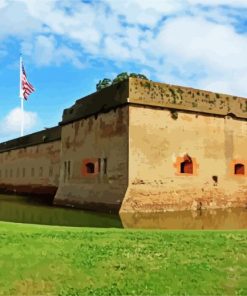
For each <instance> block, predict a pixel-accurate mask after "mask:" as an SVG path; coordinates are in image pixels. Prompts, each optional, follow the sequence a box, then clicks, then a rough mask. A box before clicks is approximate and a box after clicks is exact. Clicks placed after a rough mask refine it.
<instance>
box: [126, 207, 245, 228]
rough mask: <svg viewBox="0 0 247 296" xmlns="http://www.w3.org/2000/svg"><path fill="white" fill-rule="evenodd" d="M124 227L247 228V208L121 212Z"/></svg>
mask: <svg viewBox="0 0 247 296" xmlns="http://www.w3.org/2000/svg"><path fill="white" fill-rule="evenodd" d="M120 217H121V220H122V224H123V227H124V228H143V229H244V228H245V229H247V209H243V208H242V209H240V208H232V209H226V210H220V209H217V210H202V211H181V212H165V213H121V214H120Z"/></svg>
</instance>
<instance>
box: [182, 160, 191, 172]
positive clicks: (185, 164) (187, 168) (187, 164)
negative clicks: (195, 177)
mask: <svg viewBox="0 0 247 296" xmlns="http://www.w3.org/2000/svg"><path fill="white" fill-rule="evenodd" d="M180 173H182V174H193V163H192V161H190V160H185V161H183V162H182V163H181V165H180Z"/></svg>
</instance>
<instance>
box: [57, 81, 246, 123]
mask: <svg viewBox="0 0 247 296" xmlns="http://www.w3.org/2000/svg"><path fill="white" fill-rule="evenodd" d="M124 104H139V105H143V106H154V107H160V108H166V109H176V110H184V111H191V112H195V113H207V114H213V115H220V116H226V115H231V116H233V117H238V118H244V119H246V118H247V99H245V98H241V97H237V96H231V95H227V94H220V93H214V92H209V91H206V90H199V89H194V88H189V87H184V86H177V85H171V84H166V83H158V82H153V81H148V80H143V79H138V78H133V77H130V78H129V79H126V80H124V81H122V82H119V83H117V84H114V85H111V86H109V87H106V88H104V89H102V90H101V91H98V92H95V93H93V94H90V95H88V96H86V97H84V98H82V99H79V100H77V101H76V102H75V104H74V105H73V106H72V107H70V108H68V109H65V110H64V112H63V118H62V121H61V122H60V123H59V124H60V125H65V124H68V123H71V122H73V121H76V120H79V119H82V118H86V117H88V116H91V115H96V114H98V113H104V112H108V111H109V110H110V109H114V108H117V107H118V106H120V105H124Z"/></svg>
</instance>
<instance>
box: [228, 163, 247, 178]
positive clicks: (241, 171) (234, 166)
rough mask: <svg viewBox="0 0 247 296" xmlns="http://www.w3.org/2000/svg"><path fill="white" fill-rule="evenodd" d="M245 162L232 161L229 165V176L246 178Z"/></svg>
mask: <svg viewBox="0 0 247 296" xmlns="http://www.w3.org/2000/svg"><path fill="white" fill-rule="evenodd" d="M246 167H247V160H245V159H233V160H232V161H231V163H230V165H229V174H230V176H233V177H241V176H247V172H246Z"/></svg>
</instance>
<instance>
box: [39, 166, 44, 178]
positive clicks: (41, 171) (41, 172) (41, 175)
mask: <svg viewBox="0 0 247 296" xmlns="http://www.w3.org/2000/svg"><path fill="white" fill-rule="evenodd" d="M39 176H40V177H43V167H40V168H39Z"/></svg>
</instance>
